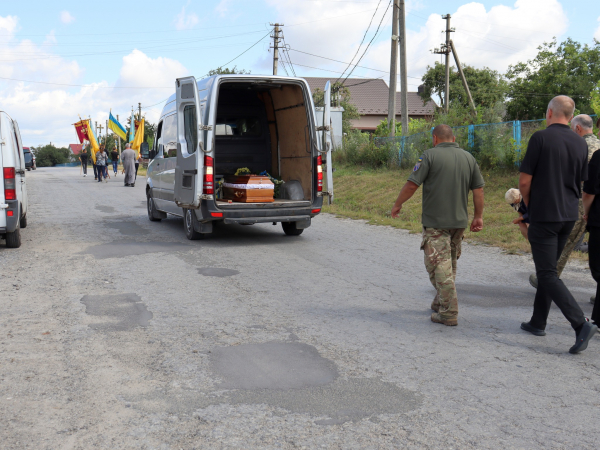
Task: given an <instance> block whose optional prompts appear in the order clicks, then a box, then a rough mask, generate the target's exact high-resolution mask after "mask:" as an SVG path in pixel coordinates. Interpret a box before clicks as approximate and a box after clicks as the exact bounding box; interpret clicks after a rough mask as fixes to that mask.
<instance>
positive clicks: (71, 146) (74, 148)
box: [69, 144, 83, 156]
mask: <svg viewBox="0 0 600 450" xmlns="http://www.w3.org/2000/svg"><path fill="white" fill-rule="evenodd" d="M82 148H83V145H82V144H69V150H70V151H71V153H72V154H73V155H75V156H79V154H80V153H81V149H82Z"/></svg>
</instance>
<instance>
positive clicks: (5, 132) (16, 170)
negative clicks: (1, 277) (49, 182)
mask: <svg viewBox="0 0 600 450" xmlns="http://www.w3.org/2000/svg"><path fill="white" fill-rule="evenodd" d="M25 169H26V164H25V156H24V154H23V144H22V143H21V133H20V132H19V126H18V125H17V122H16V121H14V120H13V119H12V118H11V117H10V116H9V115H8V114H6V113H5V112H3V111H0V237H2V238H4V239H6V246H7V247H8V248H18V247H20V246H21V228H25V227H26V226H27V184H26V182H25Z"/></svg>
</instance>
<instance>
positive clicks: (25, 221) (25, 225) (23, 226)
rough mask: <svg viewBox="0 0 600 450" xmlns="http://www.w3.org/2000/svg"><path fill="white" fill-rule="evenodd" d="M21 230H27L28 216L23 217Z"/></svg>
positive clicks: (20, 224)
mask: <svg viewBox="0 0 600 450" xmlns="http://www.w3.org/2000/svg"><path fill="white" fill-rule="evenodd" d="M19 226H20V227H21V228H27V214H25V215H24V216H22V217H21V221H20V223H19Z"/></svg>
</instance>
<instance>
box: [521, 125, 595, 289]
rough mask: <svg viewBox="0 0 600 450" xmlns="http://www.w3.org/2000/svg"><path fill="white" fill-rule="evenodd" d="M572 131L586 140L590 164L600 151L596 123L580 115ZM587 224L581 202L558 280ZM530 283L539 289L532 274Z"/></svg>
mask: <svg viewBox="0 0 600 450" xmlns="http://www.w3.org/2000/svg"><path fill="white" fill-rule="evenodd" d="M571 129H572V130H573V131H574V132H575V133H577V134H578V135H579V136H581V137H582V138H583V139H585V142H586V144H587V150H588V163H589V162H590V160H591V159H592V155H593V154H594V152H595V151H596V150H598V149H600V139H598V138H597V137H596V136H594V133H593V130H594V122H593V120H592V118H591V117H590V116H588V115H587V114H579V115H578V116H576V117H574V118H573V120H571ZM585 228H586V222H585V220H583V202H582V201H581V200H580V201H579V219H578V220H577V222H575V225H574V226H573V230H572V231H571V234H570V235H569V238H568V239H567V243H566V244H565V248H564V249H563V251H562V253H561V255H560V258H558V264H557V266H556V272H557V275H558V278H560V276H561V274H562V271H563V269H564V268H565V266H566V265H567V261H568V260H569V256H570V255H571V253H572V252H573V250H574V249H575V247H576V246H577V244H579V242H580V241H581V238H582V237H583V235H584V234H585ZM529 282H530V283H531V285H532V286H533V287H534V288H537V285H538V281H537V277H536V276H535V275H534V274H532V275H530V276H529Z"/></svg>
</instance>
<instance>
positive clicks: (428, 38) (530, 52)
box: [368, 0, 568, 89]
mask: <svg viewBox="0 0 600 450" xmlns="http://www.w3.org/2000/svg"><path fill="white" fill-rule="evenodd" d="M408 17H409V18H410V20H411V22H413V23H414V22H415V20H417V18H418V16H416V17H415V16H414V15H412V16H411V15H409V16H408ZM425 22H426V23H425V24H424V25H422V26H421V28H420V29H419V30H418V31H414V30H413V29H411V30H409V32H408V33H407V37H406V40H407V43H408V45H407V52H408V64H407V65H408V68H409V76H416V77H420V76H422V74H423V73H424V72H425V70H426V67H427V66H428V65H429V66H433V65H434V63H435V61H440V55H434V54H431V53H430V50H432V49H434V48H437V47H440V44H442V42H443V40H444V39H445V35H444V34H443V33H442V31H443V30H444V29H445V28H446V23H445V21H444V20H442V19H441V16H439V15H433V14H432V15H430V16H429V17H428V18H427V19H426V20H425ZM451 26H452V27H453V28H455V29H456V32H454V33H452V35H451V38H452V40H453V42H454V45H455V46H456V51H457V53H458V55H459V57H460V61H461V64H468V65H471V66H475V67H479V68H481V67H484V66H487V67H490V68H492V69H494V70H497V71H499V72H500V73H504V72H506V70H507V68H508V66H509V65H510V64H515V63H517V62H520V61H527V60H528V59H531V58H533V57H535V55H536V54H537V47H538V46H539V45H540V44H542V43H543V42H549V41H551V40H552V39H553V38H554V37H556V38H560V36H561V35H562V34H563V33H564V32H565V31H566V30H567V27H568V20H567V17H566V14H565V12H564V11H563V8H562V6H561V4H560V3H559V2H558V1H557V0H517V1H516V2H515V3H514V5H513V6H512V7H511V6H505V5H498V6H494V7H492V8H491V9H490V10H489V11H486V9H485V7H484V5H482V4H481V3H476V2H472V3H468V4H465V5H462V6H460V7H459V8H458V9H457V10H456V11H455V12H453V13H452V18H451ZM389 54H390V44H389V43H381V44H379V45H378V46H377V48H376V49H374V51H373V52H372V53H371V54H370V55H369V60H368V62H369V64H368V65H371V66H375V67H378V68H384V67H389ZM452 64H453V65H454V61H453V60H452ZM386 70H389V68H387V69H386ZM410 83H414V84H418V83H419V81H418V80H416V79H412V81H411V80H410V79H409V84H410ZM409 87H410V88H411V89H415V86H409Z"/></svg>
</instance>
